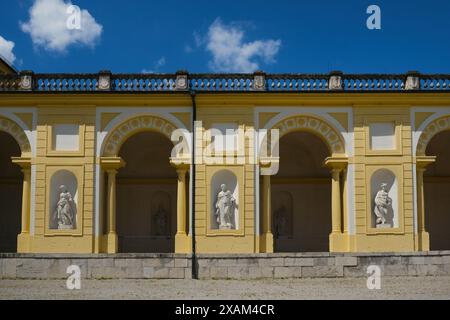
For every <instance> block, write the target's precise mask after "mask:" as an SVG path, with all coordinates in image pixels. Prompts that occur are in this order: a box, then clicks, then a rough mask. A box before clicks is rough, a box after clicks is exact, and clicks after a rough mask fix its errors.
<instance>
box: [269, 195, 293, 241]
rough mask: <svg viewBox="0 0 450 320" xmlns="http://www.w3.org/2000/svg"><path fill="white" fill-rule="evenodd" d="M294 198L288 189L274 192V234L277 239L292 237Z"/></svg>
mask: <svg viewBox="0 0 450 320" xmlns="http://www.w3.org/2000/svg"><path fill="white" fill-rule="evenodd" d="M293 203H294V201H293V199H292V194H291V193H290V192H288V191H280V192H276V193H274V194H273V203H272V209H273V229H272V230H273V234H274V237H275V239H283V238H291V237H292V227H293V217H292V212H293V207H294V206H293Z"/></svg>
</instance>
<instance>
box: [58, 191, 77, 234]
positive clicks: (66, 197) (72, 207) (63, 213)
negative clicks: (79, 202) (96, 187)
mask: <svg viewBox="0 0 450 320" xmlns="http://www.w3.org/2000/svg"><path fill="white" fill-rule="evenodd" d="M59 191H60V193H59V200H58V203H57V204H56V210H55V213H54V221H55V224H56V225H57V226H58V229H74V228H75V215H76V204H75V202H74V201H73V198H72V195H71V194H70V192H69V191H68V190H67V187H66V186H65V185H61V186H60V187H59Z"/></svg>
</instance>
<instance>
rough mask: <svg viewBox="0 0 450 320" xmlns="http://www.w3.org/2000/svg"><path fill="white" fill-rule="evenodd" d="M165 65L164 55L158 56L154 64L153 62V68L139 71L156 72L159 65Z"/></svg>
mask: <svg viewBox="0 0 450 320" xmlns="http://www.w3.org/2000/svg"><path fill="white" fill-rule="evenodd" d="M165 65H166V57H164V56H163V57H161V58H159V59H158V60H157V61H156V62H155V63H154V64H153V69H151V70H149V69H142V70H141V73H157V72H159V69H160V68H161V67H164V66H165Z"/></svg>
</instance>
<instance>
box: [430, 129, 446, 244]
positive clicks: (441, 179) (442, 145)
mask: <svg viewBox="0 0 450 320" xmlns="http://www.w3.org/2000/svg"><path fill="white" fill-rule="evenodd" d="M426 155H429V156H436V162H435V163H433V164H431V165H429V166H428V167H427V169H426V171H425V172H424V198H425V201H424V202H425V203H424V204H425V228H426V230H427V231H428V232H429V234H430V250H449V249H450V131H442V132H440V133H438V134H436V135H435V136H434V137H433V138H432V139H431V140H430V142H429V143H428V145H427V148H426Z"/></svg>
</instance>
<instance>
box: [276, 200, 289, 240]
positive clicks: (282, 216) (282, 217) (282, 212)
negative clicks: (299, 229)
mask: <svg viewBox="0 0 450 320" xmlns="http://www.w3.org/2000/svg"><path fill="white" fill-rule="evenodd" d="M288 235H289V234H288V231H287V210H286V207H285V205H284V204H283V205H282V206H281V207H280V208H278V210H277V211H275V236H276V237H277V238H280V237H285V236H288Z"/></svg>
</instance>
